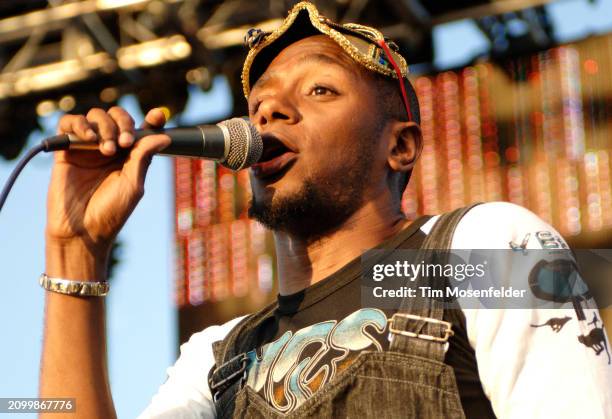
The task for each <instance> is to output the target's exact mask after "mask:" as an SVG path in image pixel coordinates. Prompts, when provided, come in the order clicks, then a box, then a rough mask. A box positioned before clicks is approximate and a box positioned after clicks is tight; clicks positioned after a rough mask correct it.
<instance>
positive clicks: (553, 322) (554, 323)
mask: <svg viewBox="0 0 612 419" xmlns="http://www.w3.org/2000/svg"><path fill="white" fill-rule="evenodd" d="M570 319H571V317H569V316H565V317H553V318H551V319H548V321H547V322H546V323H542V324H532V325H531V327H542V326H550V328H551V329H552V330H553V332H555V333H559V331H561V329H563V326H565V323H567V322H568V321H569V320H570Z"/></svg>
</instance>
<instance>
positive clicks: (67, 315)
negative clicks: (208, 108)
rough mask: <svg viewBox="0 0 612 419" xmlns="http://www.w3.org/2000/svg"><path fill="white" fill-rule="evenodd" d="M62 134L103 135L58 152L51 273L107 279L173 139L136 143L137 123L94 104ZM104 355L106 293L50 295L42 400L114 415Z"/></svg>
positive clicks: (158, 119)
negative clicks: (116, 248)
mask: <svg viewBox="0 0 612 419" xmlns="http://www.w3.org/2000/svg"><path fill="white" fill-rule="evenodd" d="M165 119H166V118H165V116H164V114H163V112H162V111H161V110H159V109H153V110H152V111H150V112H149V113H148V114H147V116H146V118H145V124H144V125H143V127H144V128H153V127H155V128H158V127H162V126H163V125H164V123H165ZM58 133H59V134H65V133H71V134H74V135H76V136H77V137H79V138H81V139H83V140H86V141H92V142H93V141H98V140H99V142H100V147H99V151H78V150H72V151H59V152H56V153H55V164H54V165H53V173H52V176H51V183H50V185H49V195H48V201H47V230H46V253H47V257H46V268H45V272H46V273H47V275H49V276H51V277H60V278H66V279H72V280H80V281H103V280H105V279H106V262H107V257H108V252H109V250H110V247H111V245H112V242H113V239H114V238H115V236H116V235H117V233H118V232H119V230H120V229H121V227H122V226H123V224H124V223H125V221H126V220H127V218H128V217H129V215H130V214H131V212H132V211H133V210H134V208H135V207H136V204H137V203H138V201H139V200H140V198H142V195H143V193H144V181H145V175H146V172H147V168H148V166H149V163H150V162H151V158H152V157H153V155H154V154H155V153H156V152H158V151H161V150H162V149H163V148H164V147H167V146H168V145H169V144H170V138H169V137H168V136H167V135H161V134H160V135H151V136H147V137H146V138H143V139H142V140H140V141H138V143H136V144H135V145H133V146H132V144H133V142H134V140H133V138H134V136H133V134H134V121H133V119H132V118H131V117H130V116H129V115H128V113H127V112H126V111H125V110H123V109H121V108H118V107H114V108H111V109H110V110H109V111H108V112H105V111H103V110H102V109H92V110H91V111H90V112H89V113H88V114H87V116H83V115H66V116H64V117H63V118H62V119H61V120H60V123H59V128H58ZM106 358H107V357H106V325H105V308H104V298H95V297H94V298H91V297H86V298H83V297H75V296H70V295H63V294H58V293H54V292H47V293H46V298H45V326H44V341H43V353H42V357H41V374H40V397H71V398H75V399H76V404H77V410H76V413H75V414H74V415H73V417H75V418H87V419H97V418H100V419H113V418H116V417H117V414H116V412H115V408H114V406H113V399H112V395H111V390H110V384H109V380H108V369H107V366H106V365H107V359H106ZM46 417H47V416H46V414H42V415H41V418H46ZM49 417H50V416H49Z"/></svg>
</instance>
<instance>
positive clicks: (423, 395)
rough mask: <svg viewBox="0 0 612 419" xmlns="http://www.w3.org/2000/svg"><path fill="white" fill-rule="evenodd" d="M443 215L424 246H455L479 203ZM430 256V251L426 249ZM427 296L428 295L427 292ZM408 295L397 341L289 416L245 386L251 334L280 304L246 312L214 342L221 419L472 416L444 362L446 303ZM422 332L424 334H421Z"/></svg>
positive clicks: (394, 328)
mask: <svg viewBox="0 0 612 419" xmlns="http://www.w3.org/2000/svg"><path fill="white" fill-rule="evenodd" d="M473 206H474V205H472V206H469V207H464V208H460V209H458V210H455V211H452V212H450V213H446V214H443V215H442V216H441V217H440V218H439V219H438V221H437V222H436V224H435V225H434V227H433V228H432V230H431V232H430V233H429V234H428V235H427V237H426V238H425V240H424V242H423V245H422V246H421V249H422V251H423V252H427V250H428V249H449V248H450V245H451V241H452V237H453V233H454V230H455V228H456V226H457V224H458V222H459V220H460V219H461V217H463V215H464V214H465V213H466V212H467V211H469V210H470V209H471V208H472V207H473ZM425 254H426V253H425ZM419 298H420V297H419ZM415 301H417V298H405V299H404V300H403V302H402V306H401V307H400V309H399V310H398V312H397V313H395V314H394V315H393V317H392V318H391V321H390V323H389V330H390V334H391V336H392V340H391V342H390V345H389V349H388V350H387V351H383V352H375V351H364V352H361V353H360V354H359V356H358V357H357V359H356V360H355V361H354V362H353V363H352V364H351V365H350V366H349V367H348V368H347V369H346V370H343V371H342V372H340V373H339V374H338V375H337V376H336V377H334V379H333V380H332V381H330V382H329V383H327V384H326V385H325V386H324V387H322V388H321V389H319V390H317V391H316V392H315V393H314V394H313V395H312V396H311V397H310V398H309V399H308V400H306V401H305V402H303V403H302V404H300V405H299V406H298V407H297V408H296V409H294V410H293V411H291V412H290V413H287V414H282V413H279V412H277V411H276V410H274V409H273V408H272V407H271V406H270V405H269V404H268V403H267V402H266V401H265V400H264V399H263V398H262V397H261V396H260V395H259V394H257V392H256V391H255V390H253V389H252V388H251V387H249V386H246V385H244V383H245V382H246V375H247V362H248V358H247V357H246V352H248V351H250V350H252V349H253V348H254V347H255V345H256V343H255V341H254V340H255V336H254V333H249V332H250V331H252V330H253V329H255V328H257V327H258V325H259V324H260V323H261V322H263V321H264V320H265V319H266V318H268V317H269V316H271V315H273V313H274V310H275V309H276V307H277V303H276V302H274V303H272V304H270V305H268V306H266V307H264V308H263V309H262V310H260V311H259V312H257V313H254V314H252V315H250V316H247V317H245V318H244V319H243V320H242V321H241V322H240V323H238V324H237V325H236V327H234V329H232V330H231V331H230V333H229V334H228V335H227V336H226V338H225V339H224V340H222V341H217V342H214V343H213V352H214V356H215V361H216V364H215V367H214V368H212V369H211V370H210V373H209V385H210V387H211V393H212V394H213V397H214V401H215V407H216V410H217V416H218V417H220V418H266V419H267V418H280V417H286V418H307V417H325V418H332V417H333V418H335V417H342V418H345V417H346V418H362V417H366V418H426V419H429V418H465V415H464V413H463V409H462V407H461V401H460V398H459V392H458V390H457V383H456V380H455V374H454V372H453V369H452V368H451V367H450V366H448V365H446V364H444V355H445V349H446V345H447V340H448V338H449V336H450V335H451V334H452V331H450V328H451V324H450V323H448V322H445V321H442V316H443V313H444V307H443V305H442V303H441V302H440V301H437V300H435V299H431V298H425V299H424V300H420V302H419V304H415ZM417 335H418V336H417Z"/></svg>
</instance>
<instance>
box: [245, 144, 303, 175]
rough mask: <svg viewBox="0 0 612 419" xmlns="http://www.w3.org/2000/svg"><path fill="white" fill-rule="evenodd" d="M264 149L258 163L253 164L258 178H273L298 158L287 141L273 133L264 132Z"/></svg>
mask: <svg viewBox="0 0 612 419" xmlns="http://www.w3.org/2000/svg"><path fill="white" fill-rule="evenodd" d="M262 140H263V144H264V150H263V153H262V155H261V158H260V159H259V161H258V162H257V163H255V164H254V165H252V166H251V170H252V171H253V175H254V176H255V177H256V178H258V179H267V178H271V177H272V176H274V175H277V174H280V172H281V171H282V170H283V169H285V168H288V167H289V166H290V164H291V163H292V162H293V161H295V159H296V158H297V154H298V153H297V152H295V151H294V150H293V149H292V148H290V146H288V145H287V144H286V143H285V142H283V141H281V140H280V139H279V138H278V137H276V136H274V135H272V134H263V135H262Z"/></svg>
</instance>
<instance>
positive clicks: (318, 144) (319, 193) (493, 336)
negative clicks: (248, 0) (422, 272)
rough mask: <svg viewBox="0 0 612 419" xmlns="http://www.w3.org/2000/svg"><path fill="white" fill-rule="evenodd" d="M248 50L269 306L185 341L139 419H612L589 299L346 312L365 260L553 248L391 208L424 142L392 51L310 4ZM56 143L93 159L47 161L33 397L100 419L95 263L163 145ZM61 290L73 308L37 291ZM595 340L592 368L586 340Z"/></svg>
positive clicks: (68, 122) (255, 209) (104, 406)
mask: <svg viewBox="0 0 612 419" xmlns="http://www.w3.org/2000/svg"><path fill="white" fill-rule="evenodd" d="M246 41H247V44H248V46H249V47H250V52H249V54H248V56H247V58H246V60H245V64H244V70H243V74H242V77H243V87H244V93H245V96H246V97H247V99H248V104H249V117H250V119H251V122H252V123H253V124H254V125H255V126H256V127H257V129H258V130H259V132H260V133H261V134H262V138H263V142H264V153H263V156H262V158H261V159H260V161H259V162H258V163H256V164H255V165H253V166H252V167H251V168H250V169H249V170H250V180H251V188H252V202H251V205H250V210H249V214H250V216H251V217H252V218H254V219H256V220H258V221H259V222H261V223H263V224H264V225H265V226H266V227H268V228H269V229H271V230H272V231H273V233H274V239H275V245H276V256H277V273H278V280H279V282H278V285H279V295H278V298H277V301H275V302H274V303H273V304H271V305H269V306H267V307H264V308H263V309H262V310H261V311H259V312H257V313H253V314H251V315H248V316H244V317H240V318H237V319H234V320H231V321H229V322H228V323H226V324H223V325H220V326H212V327H209V328H207V329H205V330H203V331H201V332H198V333H196V334H194V335H193V336H192V337H191V339H190V340H189V341H188V342H187V343H185V344H183V345H182V346H181V354H180V357H179V359H178V360H177V361H176V363H175V365H174V366H173V367H171V368H169V369H168V379H167V380H166V382H165V383H164V384H162V385H161V387H160V389H159V391H158V393H157V394H156V395H155V396H154V397H153V399H152V401H151V403H150V405H149V406H148V407H147V408H146V410H145V411H144V412H143V413H142V415H141V416H140V417H141V418H200V417H215V416H218V417H226V418H229V417H250V418H254V417H258V418H268V417H281V416H285V415H288V416H290V417H311V416H314V417H356V416H357V415H361V416H364V417H381V418H382V417H385V418H386V417H401V418H404V417H411V418H416V417H419V418H463V417H468V418H489V417H500V418H523V417H537V418H551V417H554V418H559V417H566V418H574V417H589V418H604V417H610V416H612V396H611V395H610V388H612V366H611V365H610V358H609V352H608V351H609V347H608V346H607V338H606V336H605V333H604V331H603V328H601V322H599V323H597V322H595V323H593V322H592V320H594V319H596V318H597V319H599V318H598V316H599V314H598V311H597V309H596V308H595V306H594V304H593V300H589V299H587V298H584V299H582V300H580V302H579V304H578V305H577V306H576V307H574V308H569V309H559V310H540V309H535V308H533V309H528V308H525V309H517V310H510V309H506V310H504V309H487V310H485V309H467V308H460V309H452V310H451V309H447V310H444V309H440V307H437V308H436V307H434V306H435V304H434V303H431V305H427V304H425V305H420V306H418V307H413V309H410V310H404V311H402V312H398V311H397V310H396V311H394V310H389V309H381V308H377V307H369V306H364V305H362V303H361V301H362V300H361V287H360V278H361V266H360V256H361V255H362V253H363V251H364V250H366V249H372V248H385V249H420V248H431V247H432V246H434V245H437V246H441V247H442V248H445V247H446V248H448V247H450V248H453V249H508V251H511V249H512V246H519V247H521V248H523V249H541V248H543V247H544V242H543V239H541V237H543V236H542V235H541V234H540V235H538V234H536V233H542V232H545V233H546V237H548V238H550V240H549V241H547V242H546V245H547V246H548V248H549V247H550V243H551V241H553V242H554V243H556V244H557V245H558V246H559V248H564V247H566V245H565V242H564V240H563V239H562V238H561V237H560V235H559V234H558V233H557V232H556V231H555V230H554V229H553V228H552V227H551V226H550V225H548V224H546V223H545V222H543V221H542V220H540V219H539V218H538V217H537V216H535V215H534V214H533V213H531V212H529V211H528V210H526V209H524V208H522V207H519V206H516V205H513V204H508V203H499V202H498V203H487V204H481V205H477V206H475V207H473V208H465V209H463V210H462V211H459V212H455V213H453V214H451V215H449V216H443V217H442V216H433V217H431V216H426V217H421V218H419V219H417V220H414V221H412V222H411V221H409V220H407V219H406V217H405V216H404V214H403V213H402V211H401V206H400V203H401V197H402V194H403V192H404V188H405V187H406V184H407V183H408V180H409V178H410V174H411V172H412V170H413V168H414V165H415V164H416V162H417V159H418V157H419V153H420V151H421V132H420V128H419V108H418V102H417V99H416V96H415V93H414V90H413V88H412V87H411V86H410V83H409V81H408V79H407V78H406V76H407V72H408V68H407V65H406V61H405V59H404V58H403V57H402V56H401V55H400V54H399V53H398V52H397V49H396V47H395V45H394V44H393V43H392V42H390V41H388V40H386V39H385V38H384V37H383V36H382V35H381V33H380V32H379V31H378V30H376V29H374V28H369V27H365V26H361V25H356V24H344V25H340V24H337V23H334V22H332V21H330V20H329V19H327V18H325V17H323V16H321V15H320V14H319V13H318V11H317V9H316V8H315V7H314V6H313V5H312V4H310V3H306V2H303V3H299V4H298V5H296V6H295V7H294V8H293V9H292V10H291V11H290V12H289V15H288V17H287V19H286V20H285V21H284V22H283V24H282V25H281V26H280V27H279V28H278V29H277V30H276V31H274V32H272V33H265V32H261V31H258V30H251V31H249V33H248V34H247V39H246ZM164 122H165V119H164V115H163V114H162V112H161V111H160V110H158V109H153V110H152V111H150V112H149V113H148V114H147V115H146V118H145V126H147V127H161V126H163V124H164ZM58 131H59V132H60V133H72V134H74V135H76V136H78V137H80V138H81V139H83V140H86V141H92V142H93V141H99V143H100V146H99V151H100V153H90V152H79V151H67V152H58V153H56V160H55V165H54V167H53V174H52V178H51V183H50V187H49V198H48V219H47V229H46V257H47V259H46V271H45V275H46V276H44V278H45V281H42V283H43V286H44V287H45V288H47V289H49V292H47V296H46V315H45V337H44V349H43V356H42V374H41V382H40V391H41V396H42V397H61V396H63V397H75V398H76V404H77V410H76V414H77V416H78V417H83V418H113V417H115V416H116V413H115V410H114V406H113V402H112V398H111V391H110V386H109V382H108V373H107V365H106V352H105V346H106V341H105V330H104V328H105V321H104V298H103V296H104V295H105V292H106V290H107V289H106V288H107V285H106V284H105V279H106V266H107V258H108V254H109V250H110V248H111V244H112V242H113V240H114V238H115V236H116V235H117V233H118V232H119V230H120V229H121V227H122V226H123V224H124V223H125V221H126V219H127V218H128V217H129V215H130V213H131V212H132V210H133V209H134V207H135V206H136V204H137V203H138V201H139V199H140V198H141V197H142V196H143V194H144V180H145V175H146V171H147V167H148V165H149V163H150V161H151V158H152V156H153V155H154V154H155V153H157V152H159V151H161V150H163V149H164V147H166V146H167V145H168V144H169V141H170V139H169V138H168V137H167V136H165V135H161V134H160V135H152V136H150V137H147V138H145V139H144V140H142V141H139V142H138V143H136V144H133V143H134V136H133V132H134V121H133V120H132V118H131V117H130V116H129V115H128V114H127V113H126V112H125V111H124V110H123V109H121V108H117V107H114V108H111V109H110V110H109V111H104V110H101V109H92V110H91V111H90V112H89V113H88V114H87V115H86V116H83V115H66V116H64V117H63V118H62V119H61V121H60V123H59V128H58ZM525 238H527V239H525ZM528 271H529V270H528ZM528 271H527V272H528ZM140 279H142V278H140ZM61 280H69V281H76V282H74V284H75V289H78V290H79V291H78V292H77V291H70V290H68V289H63V292H57V288H55V291H53V290H51V288H52V287H51V286H50V285H48V284H51V283H54V282H58V281H61ZM524 280H525V282H526V281H527V278H526V277H525V278H524ZM82 282H86V283H87V285H88V286H82V284H81V283H82ZM145 282H146V281H145ZM422 307H429V308H428V309H427V310H426V311H423V309H422ZM410 316H412V317H410ZM598 324H599V326H598ZM599 329H601V333H600V334H601V336H603V340H602V341H601V342H600V344H601V345H602V346H601V347H602V350H601V351H597V350H595V349H594V348H593V345H589V343H591V341H589V339H587V337H590V336H592V335H593V336H594V334H593V333H591V332H592V331H593V330H599ZM597 333H599V332H596V333H595V334H597ZM604 345H606V346H605V350H603V346H604ZM598 348H599V347H597V349H598Z"/></svg>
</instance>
